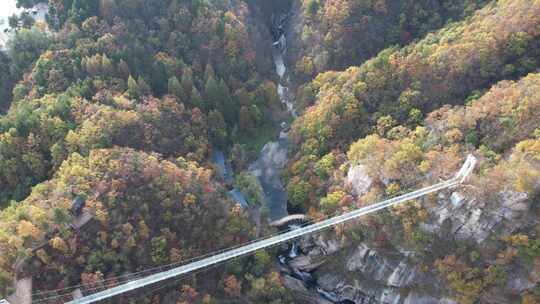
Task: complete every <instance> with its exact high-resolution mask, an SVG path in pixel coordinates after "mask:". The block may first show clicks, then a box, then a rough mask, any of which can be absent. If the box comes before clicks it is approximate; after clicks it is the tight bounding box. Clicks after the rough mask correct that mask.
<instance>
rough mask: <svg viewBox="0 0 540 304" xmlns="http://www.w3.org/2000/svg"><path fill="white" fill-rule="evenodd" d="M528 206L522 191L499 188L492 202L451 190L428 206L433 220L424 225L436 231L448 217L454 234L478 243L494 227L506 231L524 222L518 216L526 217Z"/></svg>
mask: <svg viewBox="0 0 540 304" xmlns="http://www.w3.org/2000/svg"><path fill="white" fill-rule="evenodd" d="M529 209H530V201H528V197H527V194H525V193H518V192H513V191H506V192H501V193H499V194H498V195H497V199H496V200H495V201H491V202H480V201H476V200H474V199H472V200H471V199H469V200H467V199H466V197H465V195H463V194H461V193H459V192H454V193H452V194H451V195H450V198H448V197H446V196H445V195H444V194H440V195H439V199H438V207H436V208H433V209H431V210H429V211H430V213H431V214H432V215H433V218H435V219H436V221H435V222H433V223H431V224H427V225H423V228H424V229H425V230H428V231H430V232H435V233H437V232H440V228H441V227H442V226H443V223H445V222H447V221H448V222H449V223H450V224H451V233H452V234H454V235H455V237H456V238H458V239H469V240H474V241H475V242H476V243H481V242H483V241H484V240H485V239H486V238H487V237H488V236H489V235H490V234H492V233H493V232H494V231H497V232H498V234H499V235H506V234H510V233H512V232H513V231H516V230H517V229H519V228H520V227H523V226H525V225H527V223H528V221H527V220H518V219H521V218H523V217H526V216H527V212H528V210H529Z"/></svg>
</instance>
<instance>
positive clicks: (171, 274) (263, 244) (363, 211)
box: [68, 155, 476, 304]
mask: <svg viewBox="0 0 540 304" xmlns="http://www.w3.org/2000/svg"><path fill="white" fill-rule="evenodd" d="M475 165H476V158H474V156H472V155H471V156H469V157H467V160H466V161H465V163H464V165H463V167H462V168H461V169H460V170H459V171H458V173H457V174H456V175H455V176H454V177H453V178H451V179H449V180H446V181H443V182H440V183H437V184H435V185H432V186H429V187H425V188H422V189H419V190H416V191H413V192H410V193H406V194H403V195H400V196H397V197H394V198H391V199H388V200H385V201H383V202H380V203H376V204H372V205H369V206H366V207H363V208H359V209H357V210H354V211H351V212H348V213H345V214H342V215H338V216H335V217H332V218H329V219H326V220H323V221H320V222H317V223H314V224H310V225H307V226H304V227H302V228H299V229H295V230H291V231H288V232H285V233H282V234H279V235H276V236H273V237H269V238H266V239H262V240H260V241H257V242H253V243H250V244H247V245H245V246H242V247H239V248H234V249H231V250H228V251H225V252H222V253H219V254H216V255H213V256H210V257H206V258H203V259H200V260H197V261H194V262H192V263H189V264H186V265H183V266H180V267H176V268H173V269H170V270H166V271H163V272H160V273H157V274H153V275H149V276H147V277H144V278H141V279H136V280H133V281H131V282H128V283H125V284H122V285H119V286H116V287H112V288H110V289H107V290H104V291H101V292H97V293H95V294H92V295H88V296H86V297H83V298H80V299H76V300H73V301H71V302H68V303H81V304H86V303H94V302H97V301H102V300H105V299H108V298H111V297H114V296H117V295H120V294H123V293H127V292H130V291H133V290H136V289H139V288H142V287H145V286H150V285H154V284H156V283H159V282H161V281H164V280H168V279H171V278H175V277H178V276H181V275H185V274H187V273H191V272H194V271H196V270H199V269H202V268H206V267H209V266H212V265H215V264H218V263H221V262H224V261H227V260H230V259H232V258H237V257H241V256H244V255H247V254H250V253H253V252H255V251H257V250H260V249H264V248H268V247H272V246H274V245H277V244H280V243H283V242H287V241H290V240H294V239H296V238H299V237H302V236H304V235H307V234H310V233H313V232H318V231H322V230H325V229H327V228H330V227H332V226H335V225H338V224H342V223H345V222H348V221H351V220H354V219H357V218H359V217H361V216H363V215H367V214H370V213H373V212H376V211H378V210H382V209H385V208H388V207H390V206H394V205H397V204H400V203H403V202H407V201H410V200H413V199H416V198H419V197H422V196H425V195H427V194H430V193H434V192H437V191H440V190H443V189H448V188H452V187H455V186H457V185H459V184H461V183H462V182H463V181H464V180H465V179H466V178H467V176H468V175H469V174H470V173H471V172H472V170H473V169H474V166H475Z"/></svg>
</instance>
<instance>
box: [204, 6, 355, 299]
mask: <svg viewBox="0 0 540 304" xmlns="http://www.w3.org/2000/svg"><path fill="white" fill-rule="evenodd" d="M289 17H290V14H283V15H281V16H280V17H277V18H276V17H274V18H273V28H272V36H273V40H274V42H273V43H272V54H273V61H274V66H275V71H276V74H277V75H278V77H279V83H278V86H277V93H278V96H279V99H280V101H281V102H282V103H283V104H284V105H285V106H286V108H287V111H288V112H289V114H290V115H291V116H292V117H293V118H296V117H297V113H296V110H295V108H294V103H293V98H292V96H291V94H290V92H289V86H290V80H289V75H288V74H287V66H286V65H285V60H284V58H285V56H286V53H287V38H286V32H285V27H286V23H287V20H288V19H289ZM288 132H289V126H288V125H287V123H285V122H282V123H281V131H280V134H279V137H278V138H277V140H275V141H270V142H268V143H266V144H265V145H264V147H263V148H262V150H261V152H260V154H259V157H258V158H257V159H256V160H255V161H254V162H253V163H251V164H250V165H249V168H248V171H249V172H250V173H251V174H252V175H254V176H256V177H257V178H258V179H259V182H260V183H261V186H262V188H263V191H264V199H265V202H266V207H267V208H268V210H269V217H270V220H271V221H274V220H278V219H281V218H283V217H285V216H287V215H288V214H289V213H288V211H287V203H288V196H287V191H286V189H285V187H284V185H283V183H282V181H281V172H282V171H283V169H284V168H285V166H286V165H287V161H288V157H287V150H288V145H289V134H288ZM212 160H213V162H214V164H216V165H217V167H218V168H219V171H220V174H221V177H222V178H223V180H224V181H225V182H226V183H227V184H229V185H233V188H232V190H230V191H229V195H230V196H231V198H233V199H234V201H236V202H237V203H239V204H240V205H241V206H242V207H243V208H247V207H248V202H247V201H246V198H245V196H244V195H243V194H242V192H241V191H240V190H239V189H238V188H236V187H234V177H233V176H234V173H233V171H232V168H231V166H230V165H229V164H228V162H227V161H226V156H225V154H224V153H223V152H222V151H220V150H214V152H213V153H212ZM284 228H285V229H295V228H298V227H297V226H296V227H295V226H294V225H290V226H289V227H284ZM300 254H303V253H302V250H301V248H300V247H299V246H298V244H297V243H296V242H292V243H290V244H289V246H288V248H286V249H285V248H284V249H282V250H280V251H279V252H278V256H277V259H278V261H279V263H280V265H281V267H282V268H283V270H284V272H285V273H286V274H287V275H289V276H291V277H293V278H295V279H297V280H299V281H301V282H302V284H303V285H304V286H305V287H306V289H307V290H308V291H309V293H310V297H311V298H312V299H313V300H314V301H315V303H319V302H320V303H328V302H330V303H341V304H344V303H353V302H347V301H342V300H340V296H339V295H338V294H336V293H334V292H329V291H325V290H324V289H322V288H321V287H319V286H318V285H317V280H316V279H315V278H314V277H313V276H312V274H311V273H310V272H304V271H300V270H298V269H296V268H294V267H291V266H290V265H289V262H290V261H291V260H292V259H294V258H296V257H298V256H299V255H300Z"/></svg>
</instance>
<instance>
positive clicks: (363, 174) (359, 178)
mask: <svg viewBox="0 0 540 304" xmlns="http://www.w3.org/2000/svg"><path fill="white" fill-rule="evenodd" d="M372 183H373V179H372V178H371V177H369V175H368V174H367V168H366V167H365V166H364V165H357V166H352V167H350V168H349V171H348V172H347V184H348V185H350V186H351V188H352V191H353V193H354V194H355V195H356V196H362V195H364V194H366V193H367V192H368V190H369V188H370V187H371V184H372Z"/></svg>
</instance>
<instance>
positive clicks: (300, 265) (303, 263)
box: [289, 255, 325, 271]
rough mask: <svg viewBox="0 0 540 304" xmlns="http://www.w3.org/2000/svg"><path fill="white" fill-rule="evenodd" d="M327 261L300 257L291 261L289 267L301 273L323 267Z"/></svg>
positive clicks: (304, 256)
mask: <svg viewBox="0 0 540 304" xmlns="http://www.w3.org/2000/svg"><path fill="white" fill-rule="evenodd" d="M324 262H325V261H324V260H322V261H315V260H314V259H313V258H312V257H311V256H306V255H299V256H297V257H296V258H294V259H292V260H291V261H289V266H291V267H292V268H295V269H299V270H301V271H312V270H314V269H316V268H317V267H319V266H321V265H322V264H323V263H324Z"/></svg>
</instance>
